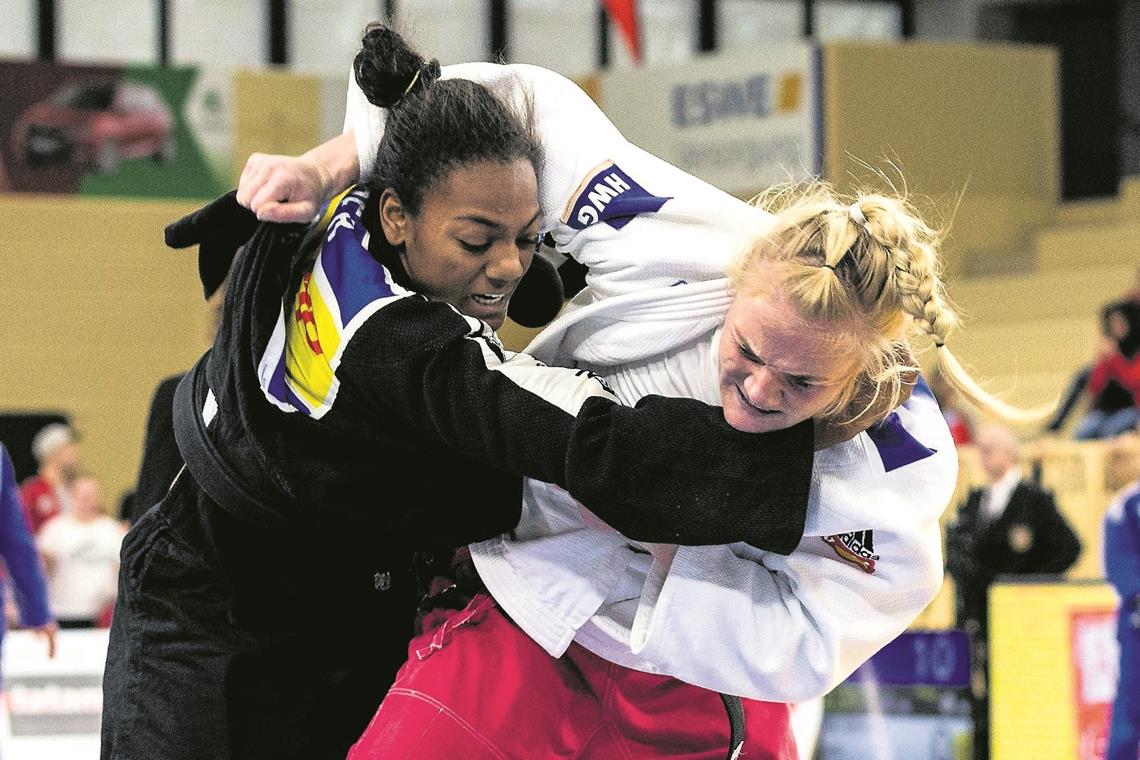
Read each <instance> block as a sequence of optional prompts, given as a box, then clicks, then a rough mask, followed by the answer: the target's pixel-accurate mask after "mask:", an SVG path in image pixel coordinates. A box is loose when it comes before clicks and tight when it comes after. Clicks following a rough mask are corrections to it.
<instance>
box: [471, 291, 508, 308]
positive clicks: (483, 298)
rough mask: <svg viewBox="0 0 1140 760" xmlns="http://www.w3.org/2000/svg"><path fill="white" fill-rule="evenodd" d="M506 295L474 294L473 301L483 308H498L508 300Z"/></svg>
mask: <svg viewBox="0 0 1140 760" xmlns="http://www.w3.org/2000/svg"><path fill="white" fill-rule="evenodd" d="M506 297H507V296H506V294H505V293H472V294H471V300H472V301H474V302H475V303H477V304H482V305H483V306H496V305H498V304H500V303H502V302H503V301H504V300H505V299H506Z"/></svg>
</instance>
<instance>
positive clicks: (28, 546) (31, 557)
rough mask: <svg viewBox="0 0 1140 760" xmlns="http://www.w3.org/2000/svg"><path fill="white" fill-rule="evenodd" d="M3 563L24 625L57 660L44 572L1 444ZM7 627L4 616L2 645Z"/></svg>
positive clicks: (1, 588)
mask: <svg viewBox="0 0 1140 760" xmlns="http://www.w3.org/2000/svg"><path fill="white" fill-rule="evenodd" d="M0 559H3V560H4V564H5V566H6V567H7V568H8V575H9V577H10V578H11V581H12V588H13V589H14V590H15V592H16V594H15V596H16V606H17V607H18V608H19V610H20V622H21V623H22V624H23V625H24V626H25V627H27V628H30V629H32V630H33V631H35V632H36V633H37V634H38V635H40V636H42V637H43V638H44V639H45V640H46V641H47V647H48V657H54V656H55V631H56V625H55V622H54V621H53V620H52V616H51V612H50V611H49V608H48V599H47V594H46V593H45V591H44V575H43V569H42V568H41V567H40V560H39V557H38V556H37V555H36V545H35V543H34V542H33V541H32V537H31V534H29V533H28V525H27V522H25V520H24V512H23V510H22V509H21V508H20V500H19V497H18V495H17V490H16V473H15V471H14V470H13V469H12V460H11V459H9V458H8V452H7V450H6V449H5V448H4V446H3V444H0ZM3 592H4V585H3V584H0V597H2V596H3ZM2 601H3V600H2V599H0V602H2ZM0 606H2V605H0ZM6 623H7V616H5V615H0V642H2V641H3V639H4V628H5V626H6Z"/></svg>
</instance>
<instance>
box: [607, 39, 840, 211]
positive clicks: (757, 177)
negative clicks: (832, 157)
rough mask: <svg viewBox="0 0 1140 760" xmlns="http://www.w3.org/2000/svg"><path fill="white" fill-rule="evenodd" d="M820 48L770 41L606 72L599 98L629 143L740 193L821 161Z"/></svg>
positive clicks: (814, 170)
mask: <svg viewBox="0 0 1140 760" xmlns="http://www.w3.org/2000/svg"><path fill="white" fill-rule="evenodd" d="M818 62H819V50H818V48H817V47H815V46H812V45H807V44H802V43H786V44H773V45H768V44H765V45H764V46H763V48H762V49H760V50H757V51H756V52H755V53H753V54H748V55H743V54H740V53H733V54H730V55H717V56H709V57H702V58H698V59H696V60H694V61H691V62H689V63H685V64H683V65H677V66H653V67H647V68H644V69H639V70H633V71H621V72H615V73H611V74H606V75H604V76H603V77H602V78H601V98H600V100H601V104H602V108H603V110H605V112H606V114H607V115H608V116H609V117H610V118H611V119H612V120H613V122H614V123H615V124H616V125H617V127H618V129H620V130H621V131H622V133H623V134H624V135H625V136H626V138H628V139H629V140H630V142H633V143H635V144H636V145H638V146H640V147H642V148H644V149H645V150H647V151H649V152H650V153H653V154H655V155H658V156H660V157H661V158H663V159H665V160H666V161H668V162H670V163H672V164H674V165H676V166H678V167H680V168H681V169H684V170H685V171H687V172H689V173H690V174H693V175H695V176H697V177H700V178H701V179H703V180H705V181H706V182H709V183H710V184H713V185H715V186H717V187H719V188H720V189H722V190H725V191H726V192H729V193H734V194H737V195H750V194H752V193H755V192H758V191H760V190H763V189H764V188H766V187H769V186H771V185H774V184H778V183H784V182H788V181H789V180H799V179H804V178H806V177H809V176H814V175H818V174H819V173H820V171H821V169H822V165H821V164H822V159H821V156H822V145H821V137H820V135H821V129H822V125H821V121H820V114H819V102H820V100H819V99H820V95H819V89H820V77H819V64H818Z"/></svg>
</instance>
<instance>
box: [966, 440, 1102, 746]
mask: <svg viewBox="0 0 1140 760" xmlns="http://www.w3.org/2000/svg"><path fill="white" fill-rule="evenodd" d="M976 445H977V448H978V453H979V455H980V458H981V464H982V469H983V470H985V473H986V480H987V484H986V486H985V487H984V488H975V489H973V490H971V491H970V494H969V496H967V498H966V501H965V503H964V504H962V505H961V506H960V507H959V508H958V518H957V521H956V522H955V523H954V524H952V525H950V526H949V527H948V528H947V530H946V564H947V569H948V570H949V571H950V574H951V575H952V576H954V582H955V590H956V593H955V597H956V598H955V602H956V604H955V613H956V624H957V626H958V627H959V628H962V629H963V630H965V631H967V632H968V633H969V634H970V637H971V639H972V643H973V652H974V658H973V659H974V667H973V683H972V686H973V693H974V710H973V712H974V758H975V760H985V758H988V757H989V721H988V698H987V681H988V678H987V672H988V667H987V666H988V646H987V645H988V637H987V632H988V624H987V623H988V620H987V618H988V615H987V602H988V594H989V587H990V585H991V584H992V583H993V582H994V579H995V578H996V577H998V576H1000V575H1035V574H1059V573H1063V572H1065V571H1066V570H1068V569H1069V568H1070V567H1072V565H1073V563H1074V562H1076V560H1077V556H1078V555H1079V554H1080V551H1081V542H1080V539H1078V538H1077V536H1076V534H1075V533H1074V532H1073V529H1072V528H1071V527H1070V526H1069V524H1068V523H1067V522H1066V521H1065V518H1064V517H1062V516H1061V513H1060V512H1058V511H1057V504H1056V502H1055V501H1054V500H1053V494H1052V493H1050V492H1048V491H1045V490H1042V489H1041V488H1040V487H1039V486H1037V485H1036V484H1034V483H1032V482H1030V481H1028V480H1023V479H1022V473H1021V469H1020V468H1019V467H1018V464H1017V461H1018V444H1017V438H1016V437H1015V436H1014V435H1013V432H1012V431H1010V430H1009V429H1008V428H1005V427H1002V426H1000V425H988V426H986V427H984V428H983V429H982V430H981V432H980V433H979V434H978V436H977V440H976Z"/></svg>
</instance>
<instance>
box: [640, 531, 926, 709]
mask: <svg viewBox="0 0 1140 760" xmlns="http://www.w3.org/2000/svg"><path fill="white" fill-rule="evenodd" d="M872 537H873V538H872ZM868 539H870V540H869V541H868V543H869V544H870V545H871V546H872V547H873V550H872V551H873V554H874V556H875V557H876V559H870V558H862V557H859V558H858V559H856V557H858V553H859V552H860V551H863V550H865V546H866V545H865V544H864V543H863V542H864V541H867V540H868ZM860 560H863V563H864V564H861V563H860ZM865 563H873V571H872V570H869V569H867V565H866V564H865ZM658 577H659V576H658V573H656V572H654V571H651V572H650V573H649V577H648V581H647V586H646V588H645V590H644V592H643V596H642V599H641V602H640V604H639V609H638V613H637V615H636V617H635V621H634V626H633V630H632V633H631V641H630V646H631V650H632V652H633V653H634V654H635V655H637V656H638V657H640V658H642V659H644V660H645V661H647V662H651V663H653V665H655V666H656V667H657V668H658V669H659V670H660V672H664V673H669V674H670V675H673V676H675V677H677V678H679V679H681V680H683V681H688V682H690V683H693V684H696V685H698V686H702V687H705V688H709V689H715V690H716V691H722V692H725V693H730V694H737V695H739V696H742V697H748V698H752V699H762V700H769V701H781V702H798V701H803V700H807V699H812V698H814V697H818V696H820V695H823V694H826V693H827V692H828V691H830V690H831V689H832V688H834V687H835V686H836V685H837V684H838V683H839V682H841V681H842V680H843V679H844V678H846V677H847V676H848V675H850V674H851V672H852V671H854V670H855V668H857V667H858V666H859V665H860V664H861V663H863V662H864V661H865V660H867V659H868V658H869V657H870V656H871V655H873V654H874V653H875V652H876V651H878V650H879V649H880V648H882V647H883V646H884V645H885V644H887V643H888V642H889V641H891V640H892V639H893V638H895V637H896V636H897V635H898V634H899V633H901V632H902V631H903V630H904V629H905V628H906V627H907V625H909V623H910V622H911V621H912V620H913V619H914V618H915V617H916V616H917V615H918V614H919V613H920V612H922V610H923V609H924V608H925V607H926V605H927V604H929V602H930V600H931V599H933V598H934V595H935V594H936V593H937V591H938V589H939V587H940V585H941V583H942V544H941V535H940V532H939V528H938V524H937V523H936V522H934V523H929V524H927V525H924V526H916V527H915V528H914V529H913V530H909V531H905V532H891V531H881V530H876V531H862V532H859V533H852V534H844V535H841V536H834V537H828V538H823V537H818V536H807V537H805V538H804V539H803V541H802V543H801V544H800V546H799V547H797V548H796V550H795V551H794V552H793V553H792V554H791V555H790V556H788V557H781V556H779V555H775V554H770V553H765V552H758V551H756V550H754V549H752V548H751V547H749V546H747V545H744V544H737V545H732V546H706V547H687V546H682V547H679V548H678V549H677V553H676V555H675V556H674V558H673V561H672V563H671V565H670V566H669V569H668V572H667V573H665V574H664V576H663V578H662V579H661V581H662V582H660V583H659V584H658V583H656V579H657V578H658Z"/></svg>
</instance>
